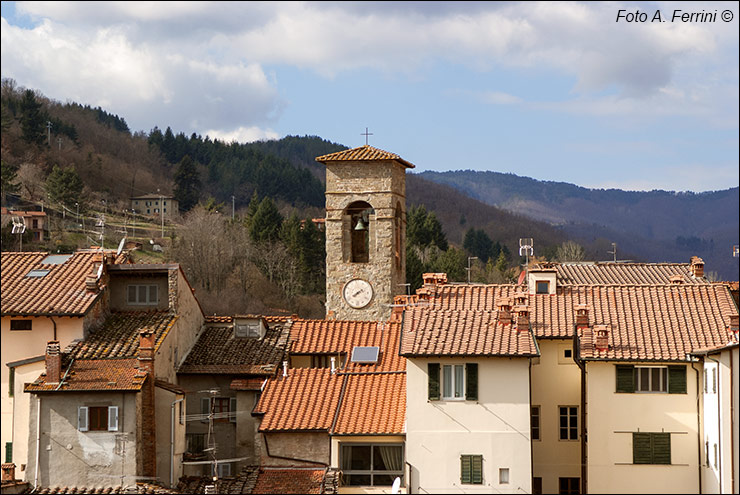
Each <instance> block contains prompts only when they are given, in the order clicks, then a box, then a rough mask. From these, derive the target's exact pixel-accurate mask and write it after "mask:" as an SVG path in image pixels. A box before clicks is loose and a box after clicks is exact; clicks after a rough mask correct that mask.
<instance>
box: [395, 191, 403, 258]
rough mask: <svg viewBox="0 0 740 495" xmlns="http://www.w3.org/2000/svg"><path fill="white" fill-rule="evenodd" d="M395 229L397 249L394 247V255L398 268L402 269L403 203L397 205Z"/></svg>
mask: <svg viewBox="0 0 740 495" xmlns="http://www.w3.org/2000/svg"><path fill="white" fill-rule="evenodd" d="M395 223H396V225H395V227H396V228H395V231H396V235H395V237H396V242H395V243H394V246H395V249H394V257H395V259H396V270H400V269H401V253H402V252H403V251H402V249H403V246H402V245H401V243H402V241H403V234H402V230H403V217H402V213H401V203H398V204H397V205H396V215H395Z"/></svg>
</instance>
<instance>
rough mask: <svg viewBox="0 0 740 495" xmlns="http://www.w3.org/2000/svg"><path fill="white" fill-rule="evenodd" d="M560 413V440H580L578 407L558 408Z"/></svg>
mask: <svg viewBox="0 0 740 495" xmlns="http://www.w3.org/2000/svg"><path fill="white" fill-rule="evenodd" d="M558 409H559V411H560V440H578V407H577V406H558Z"/></svg>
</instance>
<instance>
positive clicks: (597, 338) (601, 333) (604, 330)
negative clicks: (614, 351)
mask: <svg viewBox="0 0 740 495" xmlns="http://www.w3.org/2000/svg"><path fill="white" fill-rule="evenodd" d="M594 347H595V348H596V349H597V350H599V351H606V350H607V349H609V327H608V326H606V325H594Z"/></svg>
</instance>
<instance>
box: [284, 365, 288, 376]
mask: <svg viewBox="0 0 740 495" xmlns="http://www.w3.org/2000/svg"><path fill="white" fill-rule="evenodd" d="M287 377H288V361H283V378H287Z"/></svg>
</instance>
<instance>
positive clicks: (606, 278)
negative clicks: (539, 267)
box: [553, 261, 709, 286]
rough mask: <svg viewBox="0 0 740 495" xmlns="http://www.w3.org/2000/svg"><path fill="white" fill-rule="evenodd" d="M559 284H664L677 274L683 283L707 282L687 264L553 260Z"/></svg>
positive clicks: (702, 283)
mask: <svg viewBox="0 0 740 495" xmlns="http://www.w3.org/2000/svg"><path fill="white" fill-rule="evenodd" d="M553 266H554V267H555V268H556V270H557V283H558V286H564V285H664V284H668V283H670V279H671V277H672V276H675V275H678V276H680V277H681V280H682V282H683V283H685V284H700V285H704V284H708V283H709V281H708V280H707V279H706V278H705V277H694V276H693V275H692V271H691V264H690V263H614V262H600V261H597V262H583V263H553Z"/></svg>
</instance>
